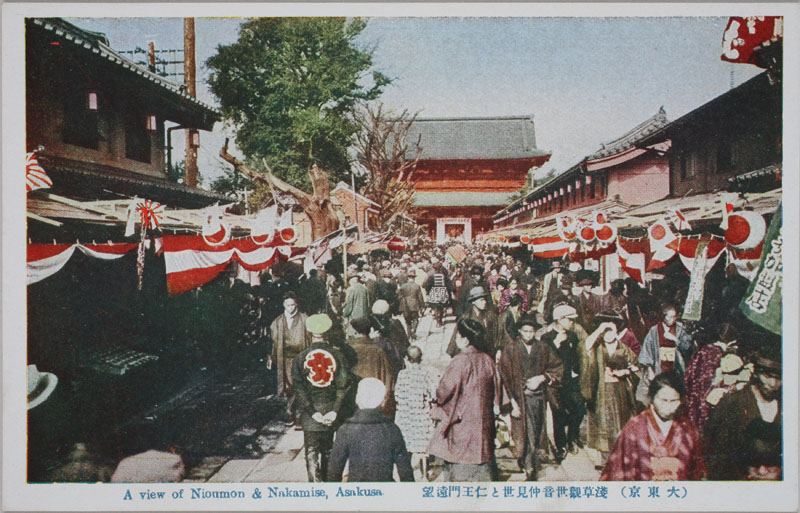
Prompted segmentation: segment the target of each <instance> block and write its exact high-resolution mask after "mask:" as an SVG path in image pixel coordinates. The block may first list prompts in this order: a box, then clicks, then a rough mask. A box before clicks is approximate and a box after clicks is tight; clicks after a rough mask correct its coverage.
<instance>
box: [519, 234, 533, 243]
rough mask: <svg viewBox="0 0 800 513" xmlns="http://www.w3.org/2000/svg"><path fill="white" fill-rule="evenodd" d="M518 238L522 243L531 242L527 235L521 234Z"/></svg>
mask: <svg viewBox="0 0 800 513" xmlns="http://www.w3.org/2000/svg"><path fill="white" fill-rule="evenodd" d="M519 240H520V242H522V243H523V244H530V242H531V238H530V237H528V236H527V235H523V236H522V237H520V238H519Z"/></svg>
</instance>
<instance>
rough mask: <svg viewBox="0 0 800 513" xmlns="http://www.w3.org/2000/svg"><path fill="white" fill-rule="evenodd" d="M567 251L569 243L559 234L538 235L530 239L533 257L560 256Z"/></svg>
mask: <svg viewBox="0 0 800 513" xmlns="http://www.w3.org/2000/svg"><path fill="white" fill-rule="evenodd" d="M568 251H569V243H567V242H566V241H564V240H563V239H562V238H561V237H559V236H552V237H538V238H535V239H533V240H531V252H532V253H533V257H534V258H561V257H563V256H564V255H566V254H567V252H568Z"/></svg>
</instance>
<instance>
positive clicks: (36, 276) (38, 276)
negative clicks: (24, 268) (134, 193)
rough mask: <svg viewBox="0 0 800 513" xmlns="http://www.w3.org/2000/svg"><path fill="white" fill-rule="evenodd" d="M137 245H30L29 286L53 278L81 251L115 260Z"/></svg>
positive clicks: (104, 258)
mask: <svg viewBox="0 0 800 513" xmlns="http://www.w3.org/2000/svg"><path fill="white" fill-rule="evenodd" d="M136 246H137V244H135V243H134V244H28V258H27V261H28V285H30V284H31V283H36V282H37V281H41V280H43V279H45V278H47V277H48V276H52V275H53V274H55V273H57V272H58V271H60V270H61V268H62V267H64V265H65V264H66V263H67V261H68V260H69V259H70V257H72V255H73V253H75V249H79V250H80V251H81V252H82V253H84V254H85V255H88V256H90V257H94V258H101V259H103V260H115V259H117V258H120V257H121V256H122V255H124V254H125V253H127V252H128V251H131V250H133V249H134V248H136Z"/></svg>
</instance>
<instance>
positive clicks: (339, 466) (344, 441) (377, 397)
mask: <svg viewBox="0 0 800 513" xmlns="http://www.w3.org/2000/svg"><path fill="white" fill-rule="evenodd" d="M385 395H386V387H384V385H383V383H381V381H380V380H377V379H375V378H365V379H362V380H361V381H360V382H359V384H358V393H357V394H356V404H357V405H358V410H357V411H356V413H355V415H353V416H352V417H350V418H349V419H348V420H347V421H345V423H344V424H342V426H341V427H340V428H339V430H338V431H337V432H336V441H335V442H334V444H333V451H332V452H331V460H330V467H329V468H328V474H327V477H328V481H341V480H342V472H344V467H345V464H346V463H347V462H348V460H349V461H350V466H349V469H350V470H349V473H348V476H347V481H348V482H349V483H352V482H362V481H374V482H387V481H389V482H390V481H394V479H393V475H392V474H393V471H394V467H395V466H397V473H398V475H399V476H400V481H414V471H413V470H412V468H411V457H410V455H409V453H408V451H407V450H406V444H405V441H404V440H403V435H402V433H401V432H400V428H398V427H397V425H396V424H395V423H394V422H392V421H391V420H390V419H389V418H387V417H386V415H384V414H383V412H382V411H381V410H380V406H381V403H382V402H383V398H384V397H385Z"/></svg>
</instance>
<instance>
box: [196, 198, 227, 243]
mask: <svg viewBox="0 0 800 513" xmlns="http://www.w3.org/2000/svg"><path fill="white" fill-rule="evenodd" d="M202 236H203V240H204V241H205V243H206V244H208V245H209V246H222V245H224V244H226V243H227V242H228V241H229V240H230V238H231V229H230V226H228V224H227V223H225V222H223V221H222V208H221V207H220V206H219V203H217V204H216V205H213V206H211V207H208V208H207V209H206V215H205V221H204V222H203V231H202Z"/></svg>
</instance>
